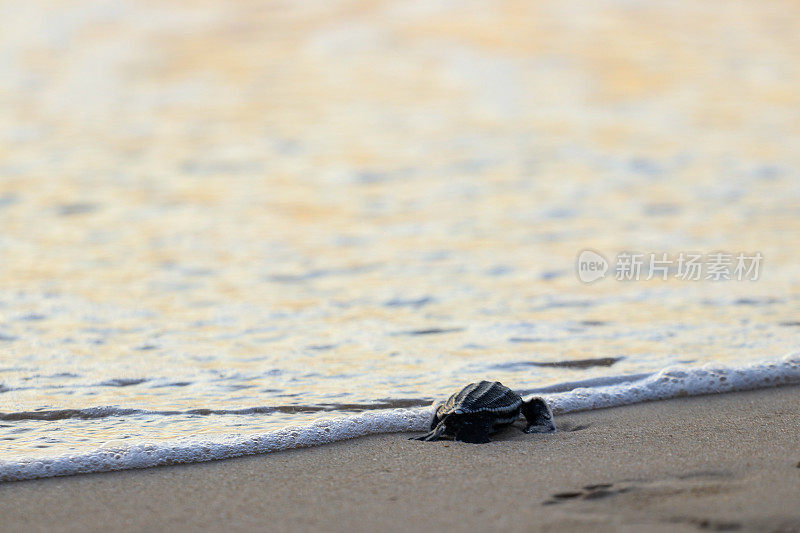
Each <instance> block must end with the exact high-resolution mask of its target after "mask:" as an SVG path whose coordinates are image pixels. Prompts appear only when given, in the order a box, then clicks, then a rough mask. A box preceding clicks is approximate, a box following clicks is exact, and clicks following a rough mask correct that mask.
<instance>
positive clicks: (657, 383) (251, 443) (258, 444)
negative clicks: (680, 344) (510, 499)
mask: <svg viewBox="0 0 800 533" xmlns="http://www.w3.org/2000/svg"><path fill="white" fill-rule="evenodd" d="M609 382H610V381H609V378H603V380H601V381H598V382H597V384H596V386H592V385H591V381H585V382H581V384H582V385H585V386H580V387H577V388H573V389H572V390H566V391H565V390H564V389H563V387H559V386H554V387H548V388H547V389H544V390H542V391H541V395H542V396H543V397H544V398H545V399H546V400H547V401H548V403H550V405H551V406H552V408H553V411H554V413H556V414H563V413H571V412H576V411H586V410H590V409H600V408H606V407H615V406H620V405H628V404H633V403H638V402H645V401H652V400H664V399H668V398H677V397H683V396H695V395H699V394H712V393H720V392H733V391H743V390H751V389H759V388H766V387H774V386H779V385H787V384H792V383H800V352H797V353H793V354H790V355H787V356H785V357H783V358H782V359H778V360H772V361H763V362H759V363H755V364H749V365H743V366H723V365H715V364H707V365H704V366H700V367H684V366H671V367H668V368H665V369H663V370H661V371H659V372H655V373H653V374H648V375H644V376H643V375H641V374H638V375H636V376H629V377H627V378H626V377H625V376H620V377H619V378H615V379H613V381H612V383H613V384H608V383H609ZM548 389H549V390H559V391H562V392H553V393H548V392H546V390H548ZM432 413H433V407H432V406H431V407H425V408H417V409H390V410H382V411H372V412H366V413H361V414H357V415H352V416H343V417H339V418H331V419H320V420H316V421H314V422H312V423H310V424H307V425H304V426H290V427H286V428H283V429H280V430H276V431H270V432H266V433H261V434H255V435H240V434H237V435H229V436H225V437H203V438H200V437H198V438H181V439H175V440H169V441H164V442H140V443H136V444H116V443H113V442H112V443H109V444H107V445H105V446H102V447H100V448H98V449H96V450H93V451H90V452H85V453H76V454H73V455H61V456H56V457H46V458H35V457H23V458H20V459H12V460H5V461H0V481H19V480H25V479H35V478H44V477H52V476H66V475H71V474H81V473H89V472H107V471H112V470H128V469H135V468H148V467H152V466H160V465H171V464H185V463H196V462H203V461H213V460H217V459H225V458H229V457H239V456H243V455H253V454H260V453H267V452H273V451H278V450H286V449H290V448H301V447H309V446H317V445H320V444H326V443H330V442H335V441H339V440H345V439H351V438H354V437H360V436H364V435H369V434H374V433H392V432H400V431H423V430H425V429H427V425H428V423H429V421H430V419H431V416H432Z"/></svg>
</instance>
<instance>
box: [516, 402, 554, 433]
mask: <svg viewBox="0 0 800 533" xmlns="http://www.w3.org/2000/svg"><path fill="white" fill-rule="evenodd" d="M522 414H523V416H525V420H527V421H528V425H527V426H526V427H525V433H552V432H553V431H555V430H556V425H555V423H553V412H552V411H551V410H550V407H549V406H548V405H547V402H545V401H544V399H543V398H541V397H539V396H534V397H533V398H531V399H530V400H528V401H527V402H522Z"/></svg>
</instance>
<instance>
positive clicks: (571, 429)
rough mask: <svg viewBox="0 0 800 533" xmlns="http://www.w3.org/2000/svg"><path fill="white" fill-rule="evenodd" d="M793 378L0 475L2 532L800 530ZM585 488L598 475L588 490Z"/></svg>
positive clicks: (799, 427)
mask: <svg viewBox="0 0 800 533" xmlns="http://www.w3.org/2000/svg"><path fill="white" fill-rule="evenodd" d="M798 405H800V387H784V388H780V389H772V390H762V391H753V392H747V393H738V394H725V395H718V396H704V397H696V398H685V399H677V400H670V401H663V402H655V403H648V404H642V405H635V406H629V407H622V408H615V409H607V410H601V411H593V412H587V413H579V414H572V415H566V416H562V417H558V422H559V424H560V428H561V430H560V431H559V432H558V433H556V434H553V435H538V436H529V435H524V434H522V433H521V432H518V431H515V430H514V429H510V430H508V431H507V432H505V433H503V434H501V435H499V436H498V438H497V439H496V441H495V442H493V443H492V444H486V445H470V444H462V443H453V442H438V443H421V442H416V441H409V440H407V439H406V438H405V437H406V436H407V435H400V434H393V435H376V436H371V437H366V438H361V439H357V440H351V441H345V442H339V443H335V444H332V445H327V446H322V447H318V448H309V449H300V450H290V451H286V452H278V453H273V454H268V455H263V456H254V457H245V458H238V459H231V460H227V461H219V462H214V463H206V464H197V465H187V466H173V467H163V468H156V469H150V470H141V471H127V472H113V473H106V474H92V475H83V476H75V477H70V478H56V479H45V480H37V481H28V482H18V483H6V484H3V485H0V528H1V529H3V530H10V531H46V530H53V529H56V530H72V531H87V530H89V531H98V530H137V531H156V530H172V531H174V530H184V529H185V530H197V529H207V530H218V531H219V530H225V531H234V530H235V531H244V530H249V529H253V528H255V529H261V530H269V531H311V530H326V531H362V530H373V531H385V530H394V531H409V530H411V531H414V530H422V529H428V530H432V531H439V530H445V529H446V530H450V531H453V530H455V531H462V530H470V531H480V530H489V529H492V530H499V531H531V530H534V531H535V530H586V529H587V528H589V527H592V528H595V529H597V530H598V531H620V530H632V531H640V530H648V531H650V530H656V531H693V530H751V531H752V530H758V531H763V532H765V531H800V468H798V462H800V438H799V437H800V417H799V416H798V409H797V408H798ZM592 486H594V487H592Z"/></svg>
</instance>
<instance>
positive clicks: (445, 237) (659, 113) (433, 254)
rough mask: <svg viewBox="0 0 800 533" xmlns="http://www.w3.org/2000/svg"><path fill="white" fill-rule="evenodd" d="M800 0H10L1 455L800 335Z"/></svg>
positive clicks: (521, 385)
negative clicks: (634, 255)
mask: <svg viewBox="0 0 800 533" xmlns="http://www.w3.org/2000/svg"><path fill="white" fill-rule="evenodd" d="M799 15H800V8H799V7H798V5H797V4H796V3H792V2H780V1H776V2H766V3H764V2H754V1H736V2H728V1H726V2H722V1H713V0H712V1H710V2H703V3H702V4H700V5H698V4H696V3H694V2H688V1H679V2H673V3H670V4H669V5H665V4H661V3H658V2H632V1H627V0H626V1H612V0H609V1H602V2H596V3H593V4H592V5H590V6H589V5H586V3H584V2H573V1H563V0H561V1H552V2H549V1H545V2H522V1H520V2H516V1H509V2H489V1H485V2H484V1H476V2H458V3H456V2H446V1H430V0H428V1H420V2H373V1H362V2H345V1H332V2H324V3H320V2H312V1H299V2H255V1H253V2H250V1H230V2H229V1H225V2H222V1H203V2H195V1H192V2H188V1H187V2H150V1H128V0H124V1H123V0H121V1H117V2H100V1H97V2H89V1H85V2H77V1H60V2H24V3H20V2H15V3H11V2H6V3H2V4H0V20H2V21H3V23H2V26H3V31H2V32H0V109H2V112H0V413H2V415H0V440H2V445H0V458H4V457H10V456H14V455H43V454H52V453H64V452H68V451H72V450H80V449H84V448H87V447H94V446H97V445H99V444H103V443H105V442H107V441H109V440H113V441H120V440H122V441H124V440H136V439H142V438H144V439H151V440H152V439H167V438H173V437H176V436H187V435H196V434H201V433H207V434H222V433H230V432H245V433H246V432H259V431H264V430H267V429H271V428H275V427H281V426H284V425H287V424H291V423H299V422H303V421H307V420H309V419H311V418H316V417H319V416H332V415H334V414H341V413H347V412H353V411H357V410H363V409H370V408H383V407H392V406H406V405H420V404H424V403H426V402H429V401H430V400H431V399H433V398H436V397H441V396H444V395H447V394H449V393H450V392H452V391H453V390H454V389H456V388H458V387H460V386H462V385H463V384H464V383H466V382H469V381H473V380H478V379H485V378H486V379H498V380H501V381H503V382H504V383H506V384H507V385H509V386H512V387H515V388H518V389H530V388H535V387H539V386H546V385H550V384H552V383H558V382H563V381H574V380H580V379H586V378H591V377H598V376H606V375H608V376H610V375H617V374H626V373H639V372H648V371H653V370H657V369H660V368H662V367H664V366H667V365H669V364H674V363H686V364H704V363H709V362H711V363H719V364H725V363H735V362H741V361H751V360H761V359H770V358H775V357H777V356H780V355H782V354H784V353H786V352H788V351H791V350H793V349H796V347H797V339H798V333H800V314H798V311H797V309H798V303H799V300H800V287H798V281H797V280H798V279H800V272H799V271H798V266H797V265H798V261H797V255H798V254H797V250H798V245H800V242H799V239H798V238H799V237H800V179H799V178H800V171H798V169H800V165H799V164H798V163H799V162H800V161H798V159H800V151H798V150H797V146H798V142H799V141H800V57H798V53H800V37H798V35H800V34H798V32H797V31H796V28H797V21H798V16H799ZM585 248H591V249H594V250H598V251H601V252H603V253H604V254H607V255H608V256H609V257H613V255H614V254H616V253H617V252H620V251H624V250H635V251H641V252H657V253H660V252H667V253H670V254H677V253H679V252H682V251H685V252H702V253H712V252H716V251H720V250H722V251H729V252H732V253H736V252H748V253H753V252H756V251H759V252H761V253H762V254H763V256H764V262H763V264H762V272H761V277H760V279H759V280H758V281H752V282H738V281H730V282H711V281H698V282H688V281H680V280H675V279H670V280H669V281H660V280H652V281H639V282H619V281H615V280H614V279H605V280H602V281H599V282H597V283H595V284H592V285H584V284H582V283H580V282H579V280H578V279H577V278H576V276H575V271H574V262H575V258H576V256H577V254H578V253H579V252H580V251H581V250H583V249H585ZM591 359H597V360H599V361H595V362H594V363H592V362H589V363H583V364H577V365H575V364H570V365H563V364H560V363H563V362H564V361H584V360H591ZM543 363H544V364H543ZM549 363H556V364H549ZM112 407H113V408H112Z"/></svg>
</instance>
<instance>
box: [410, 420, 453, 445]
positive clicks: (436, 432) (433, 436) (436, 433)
mask: <svg viewBox="0 0 800 533" xmlns="http://www.w3.org/2000/svg"><path fill="white" fill-rule="evenodd" d="M446 429H447V426H446V425H445V423H444V421H441V422H439V425H438V426H436V427H435V428H433V430H432V431H431V432H429V433H427V434H426V435H423V436H421V437H411V438H410V439H409V440H421V441H425V442H433V441H436V440H439V439H440V438H441V437H442V435H443V434H444V432H445V430H446Z"/></svg>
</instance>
